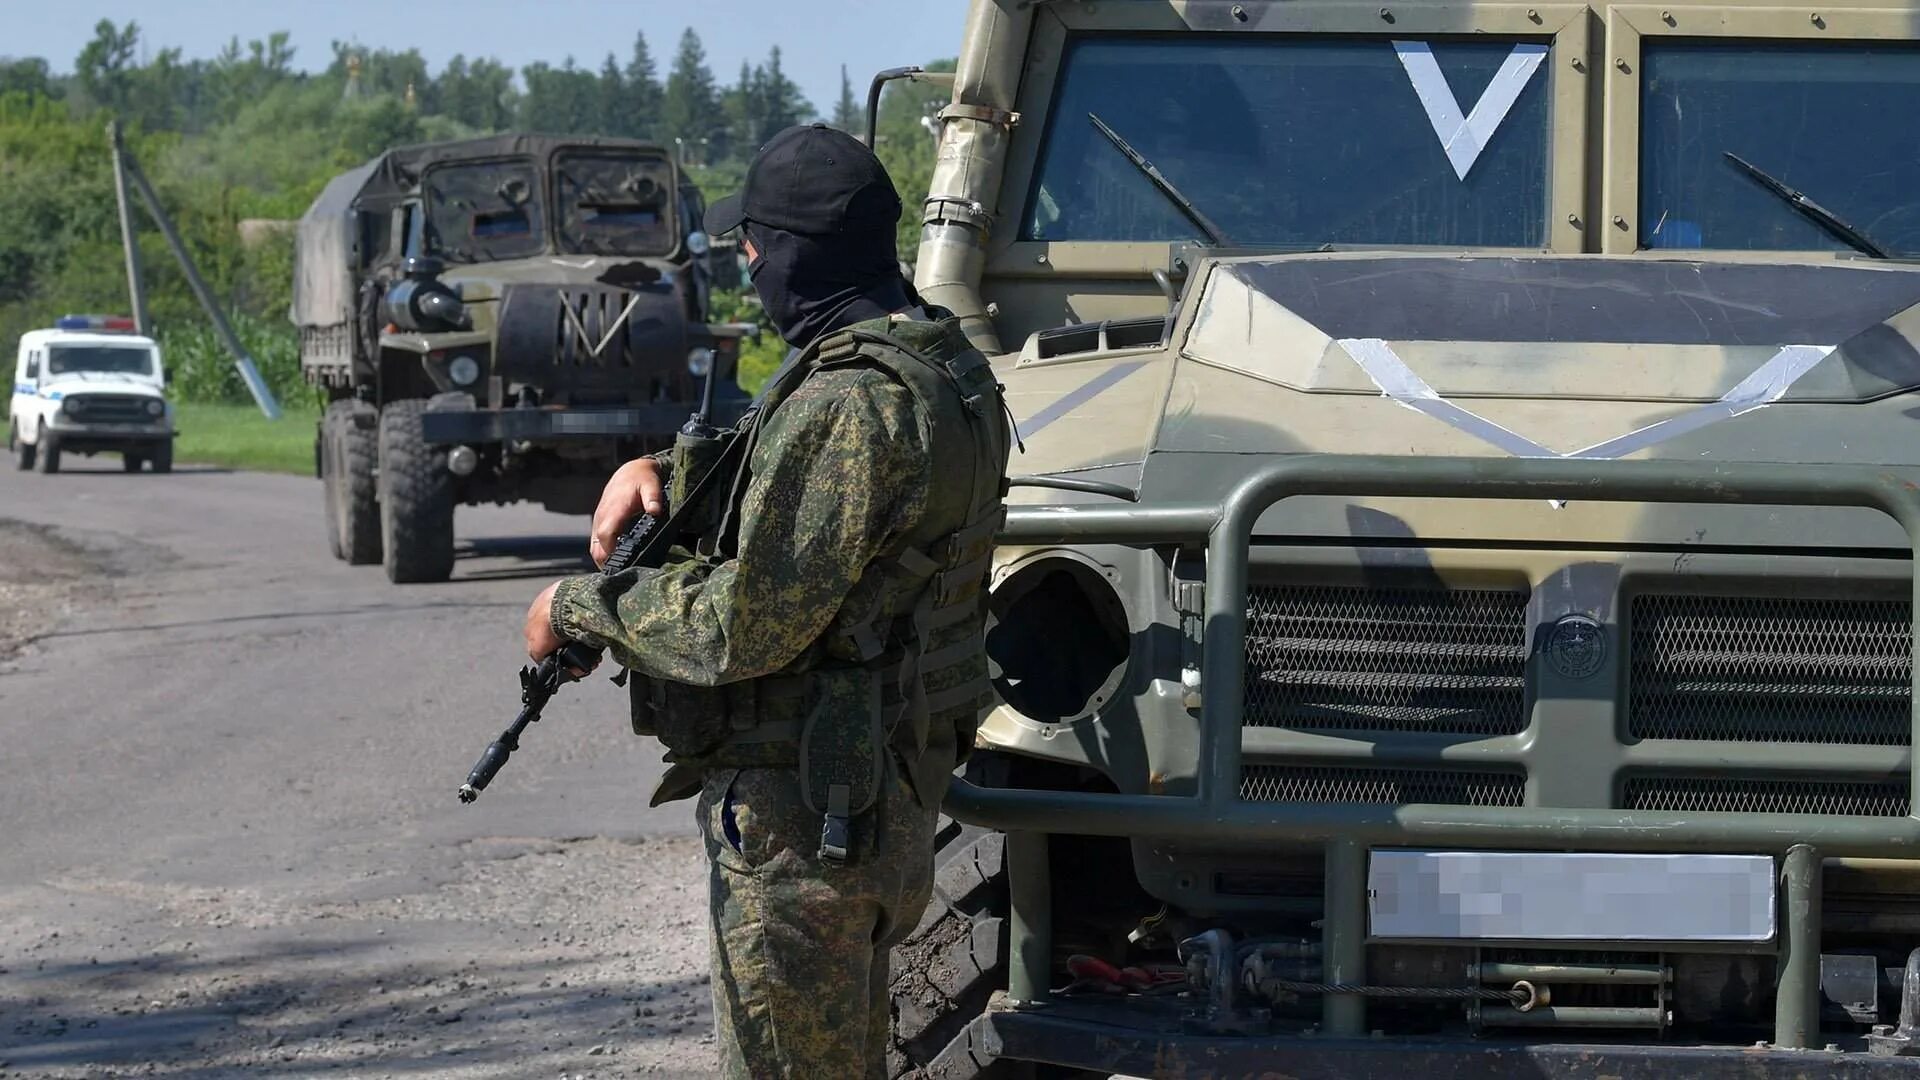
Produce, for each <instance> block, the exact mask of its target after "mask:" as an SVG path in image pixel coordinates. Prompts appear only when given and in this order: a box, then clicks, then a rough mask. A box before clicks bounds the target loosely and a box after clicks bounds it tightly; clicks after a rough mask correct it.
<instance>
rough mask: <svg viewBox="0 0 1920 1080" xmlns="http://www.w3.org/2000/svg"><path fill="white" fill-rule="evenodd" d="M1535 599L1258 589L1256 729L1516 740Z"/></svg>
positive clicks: (1253, 658)
mask: <svg viewBox="0 0 1920 1080" xmlns="http://www.w3.org/2000/svg"><path fill="white" fill-rule="evenodd" d="M1526 614H1527V594H1526V593H1524V592H1500V591H1493V590H1467V589H1457V590H1451V591H1443V590H1423V589H1362V588H1337V587H1331V586H1288V587H1280V588H1274V587H1256V588H1254V589H1251V590H1250V591H1249V592H1248V596H1247V699H1246V712H1245V723H1246V725H1247V726H1249V727H1290V728H1313V729H1322V730H1327V729H1332V730H1364V731H1427V732H1439V733H1445V734H1455V735H1511V734H1514V733H1516V732H1518V731H1520V730H1522V729H1523V728H1525V727H1526V665H1527V630H1526Z"/></svg>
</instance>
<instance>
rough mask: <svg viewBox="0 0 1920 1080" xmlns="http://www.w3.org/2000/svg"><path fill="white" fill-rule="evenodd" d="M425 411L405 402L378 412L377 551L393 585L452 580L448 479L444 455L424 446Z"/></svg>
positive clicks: (423, 404) (418, 404)
mask: <svg viewBox="0 0 1920 1080" xmlns="http://www.w3.org/2000/svg"><path fill="white" fill-rule="evenodd" d="M426 409H427V403H426V402H425V401H421V400H419V399H409V400H406V401H395V402H391V403H389V404H388V405H387V407H386V408H384V409H382V410H380V482H379V493H380V546H381V548H382V555H383V558H382V562H384V563H385V565H386V569H387V580H389V581H391V582H393V583H394V584H396V585H407V584H416V583H421V582H434V581H445V580H447V579H448V578H449V577H452V576H453V476H452V474H451V473H449V472H447V455H446V451H444V450H438V449H436V448H434V447H431V446H428V445H427V442H426V438H425V435H424V433H423V426H422V423H421V418H422V416H424V415H425V413H426Z"/></svg>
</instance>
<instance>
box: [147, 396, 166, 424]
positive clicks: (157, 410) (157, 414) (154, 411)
mask: <svg viewBox="0 0 1920 1080" xmlns="http://www.w3.org/2000/svg"><path fill="white" fill-rule="evenodd" d="M147 415H148V416H151V417H153V418H154V419H155V420H158V419H160V418H161V417H162V416H165V415H167V404H166V402H164V401H161V400H160V399H159V398H154V399H153V400H152V401H149V402H147Z"/></svg>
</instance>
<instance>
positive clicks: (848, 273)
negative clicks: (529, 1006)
mask: <svg viewBox="0 0 1920 1080" xmlns="http://www.w3.org/2000/svg"><path fill="white" fill-rule="evenodd" d="M900 212H901V205H900V199H899V196H898V194H896V192H895V191H894V187H893V184H892V182H891V181H890V180H889V179H888V178H887V174H886V171H885V170H884V169H883V168H882V167H881V165H880V163H879V161H878V160H877V159H876V158H875V157H874V156H873V154H872V152H871V151H869V150H868V149H867V148H866V147H865V146H864V145H862V144H861V143H860V142H858V141H857V140H855V139H853V138H851V137H849V136H848V135H846V134H844V133H841V132H838V131H834V130H832V129H830V128H827V127H825V126H823V125H814V126H811V127H800V128H791V129H788V130H787V131H784V132H782V133H780V134H779V135H777V136H775V137H774V138H773V139H772V140H771V141H770V142H769V143H768V144H767V145H766V147H765V148H763V149H762V150H761V152H760V154H759V155H758V156H757V157H756V158H755V159H754V161H753V164H752V165H751V167H750V168H749V169H748V172H747V178H746V185H745V189H744V191H743V192H742V193H741V194H740V195H738V196H733V197H730V198H726V199H722V200H720V201H719V202H717V203H715V204H714V206H713V208H712V209H711V210H710V211H709V212H708V214H707V226H708V230H709V232H711V233H712V234H714V235H720V234H722V233H726V232H730V231H732V230H733V229H735V228H739V229H741V230H742V233H743V242H744V249H745V251H746V253H747V256H748V259H749V267H750V272H751V274H752V277H753V283H754V288H755V290H756V291H757V292H758V293H759V295H760V298H761V300H762V301H763V302H764V304H765V305H766V311H767V314H768V315H769V317H770V318H771V319H772V320H773V322H774V323H775V325H776V326H777V327H778V328H779V330H780V333H781V335H782V336H783V337H784V338H785V339H786V340H787V341H788V342H789V343H790V344H791V345H793V346H794V349H795V352H794V354H793V355H792V356H790V357H789V359H788V362H787V363H786V364H785V365H783V367H782V369H781V371H780V372H779V373H777V374H776V375H775V376H774V378H773V380H772V382H771V383H770V384H769V386H768V387H767V389H766V391H765V392H764V393H763V395H762V398H761V400H760V401H759V403H758V404H757V406H756V408H755V410H754V411H753V413H751V414H750V415H749V418H748V419H747V420H746V421H743V422H742V424H741V425H740V428H739V429H738V431H737V433H735V434H734V435H733V436H732V437H733V438H734V439H737V440H745V442H744V443H743V444H742V450H741V452H739V453H737V454H734V453H731V452H729V453H728V454H725V455H722V456H720V457H719V462H720V463H719V464H718V465H713V464H712V462H713V460H714V457H715V454H714V453H713V452H712V447H711V446H703V445H701V441H700V440H692V439H683V440H682V441H681V443H680V444H679V445H678V446H676V448H675V451H674V452H673V453H672V454H670V455H664V456H656V457H655V458H650V459H642V460H640V461H636V462H630V463H628V464H627V465H626V466H624V467H623V468H622V469H621V470H620V472H619V473H618V474H616V475H615V477H614V478H613V480H612V481H611V482H610V483H609V484H608V485H607V489H606V492H605V493H604V494H603V496H602V498H601V503H600V509H599V511H598V512H597V513H596V514H595V517H594V537H593V545H594V546H593V554H594V557H595V559H596V561H601V562H604V560H605V558H606V553H607V552H608V551H610V550H611V549H612V541H613V539H614V538H615V537H616V536H617V535H618V534H619V532H620V531H622V530H623V529H624V528H625V527H626V526H627V525H628V523H630V522H631V521H632V520H633V519H634V517H636V516H637V514H638V513H639V511H640V510H641V509H643V508H644V509H646V510H647V511H648V512H650V513H654V514H656V515H658V514H659V513H660V512H661V511H662V510H664V509H665V508H666V504H668V503H669V502H670V503H672V509H673V513H674V514H675V515H676V516H678V515H682V514H686V515H689V516H690V517H691V518H692V519H693V520H694V521H695V522H696V523H697V524H696V525H695V526H694V530H695V531H696V532H697V533H698V534H699V540H698V542H697V544H696V545H695V550H694V552H693V553H692V556H691V557H690V558H687V559H686V560H685V561H682V562H679V563H670V564H669V565H667V566H666V567H665V568H663V569H657V570H648V569H641V570H630V571H627V572H624V573H620V574H617V575H613V576H611V577H607V578H602V577H577V578H569V579H566V580H564V581H560V582H557V583H556V584H555V585H554V586H552V587H550V588H549V589H548V590H547V591H546V592H545V593H543V594H542V595H541V596H540V598H539V599H538V600H536V601H535V602H534V605H533V607H532V609H531V610H530V611H529V612H528V616H527V646H528V651H529V652H530V653H532V654H533V655H535V656H537V657H538V656H545V655H548V654H550V653H552V652H553V651H554V650H555V649H556V648H557V647H558V646H559V645H560V644H561V643H562V642H563V641H566V640H572V641H578V642H582V643H584V644H586V645H589V646H592V647H596V648H604V649H607V650H609V651H611V653H612V655H613V658H614V659H615V660H616V661H617V662H618V663H619V664H620V665H621V666H622V667H624V668H627V669H628V670H629V671H630V672H631V673H632V674H633V676H634V687H633V694H634V726H635V729H636V730H637V731H640V732H642V733H643V734H655V735H657V736H658V737H659V738H660V740H661V742H662V743H663V744H665V746H666V747H667V750H668V755H667V760H668V761H669V762H671V763H672V764H671V767H670V769H669V770H668V774H667V778H666V779H665V780H663V781H662V784H661V789H660V790H658V791H656V792H655V795H654V801H655V804H656V805H657V804H659V803H660V802H663V801H667V800H670V799H675V798H683V797H687V796H691V795H694V794H696V793H697V794H698V795H699V803H698V810H697V814H698V821H699V825H700V830H701V833H702V835H703V836H704V838H705V841H706V850H707V855H708V860H709V863H710V866H709V877H708V881H709V900H710V906H711V917H712V948H713V968H714V974H713V988H714V1016H715V1022H716V1025H717V1027H718V1029H719V1042H720V1045H721V1048H722V1058H723V1061H724V1064H725V1070H726V1073H727V1075H729V1076H740V1077H756V1078H757V1077H771V1076H793V1077H807V1078H812V1077H823V1076H848V1075H857V1074H860V1073H862V1072H864V1074H866V1075H870V1076H884V1075H885V1071H886V1065H885V1056H886V1043H887V1031H888V1021H889V1015H888V995H887V958H888V951H889V950H890V949H891V948H892V947H893V946H894V945H896V944H897V943H899V942H900V941H901V940H902V939H904V938H905V937H906V936H907V934H908V933H910V932H911V931H912V930H913V928H914V926H915V925H916V924H917V923H918V921H919V919H920V915H921V913H922V911H923V909H924V908H925V906H926V903H927V900H928V897H929V894H930V891H931V884H932V871H933V867H932V863H933V833H934V826H935V818H936V815H937V813H938V808H939V805H940V800H941V798H942V796H943V795H944V794H945V791H946V786H947V779H948V776H949V775H950V774H951V773H952V771H953V769H954V768H955V767H956V765H957V764H958V762H959V760H960V759H961V758H962V757H963V756H964V755H965V753H966V751H967V750H968V749H969V748H970V747H971V745H972V741H973V733H974V728H975V725H976V724H977V722H978V718H979V708H980V706H981V704H982V703H983V701H984V699H985V697H986V695H987V693H988V684H987V679H986V661H985V656H984V650H983V645H982V635H983V629H984V621H985V614H986V588H985V583H986V574H987V570H988V567H989V562H990V559H991V554H992V545H993V536H994V533H995V531H996V530H997V528H998V526H999V524H1000V522H1001V520H1002V517H1003V505H1002V497H1003V495H1004V492H1005V471H1006V463H1007V452H1008V442H1009V439H1010V435H1011V433H1010V430H1009V426H1008V424H1007V421H1006V416H1005V412H1004V406H1003V405H1002V403H1001V400H1000V393H999V385H998V384H997V382H996V381H995V380H994V377H993V373H992V370H991V368H990V367H989V366H988V364H987V361H986V358H985V357H984V356H982V355H981V354H980V353H979V352H978V351H976V350H974V349H973V348H971V347H970V346H969V345H968V344H967V341H966V339H965V337H964V336H962V334H961V333H960V331H959V328H958V324H957V321H955V320H953V319H952V318H951V316H950V315H949V314H948V313H946V312H944V311H939V310H937V309H928V308H924V307H921V306H918V305H917V303H916V298H915V297H914V296H913V293H912V289H911V286H909V285H908V284H907V283H906V282H905V281H904V280H903V279H902V278H901V276H900V271H899V263H898V260H897V255H896V252H895V245H894V228H895V225H896V224H897V222H898V220H899V217H900ZM736 462H737V463H736ZM708 469H711V470H712V471H713V472H714V473H715V474H716V476H717V478H718V480H719V481H720V482H719V483H712V484H701V483H699V481H700V480H701V479H702V478H703V476H701V475H695V474H704V473H705V472H707V471H708ZM728 470H730V474H728V475H721V474H722V473H727V472H728ZM708 490H713V491H717V492H719V495H718V496H716V497H714V498H712V499H711V500H706V499H704V497H703V496H704V493H705V492H706V491H708ZM669 493H671V495H672V496H673V497H672V498H671V499H669V498H668V495H669ZM706 507H711V512H710V513H705V512H703V508H706Z"/></svg>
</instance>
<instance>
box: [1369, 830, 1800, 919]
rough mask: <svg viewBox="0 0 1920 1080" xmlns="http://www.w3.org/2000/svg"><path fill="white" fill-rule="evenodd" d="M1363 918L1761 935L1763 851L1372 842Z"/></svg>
mask: <svg viewBox="0 0 1920 1080" xmlns="http://www.w3.org/2000/svg"><path fill="white" fill-rule="evenodd" d="M1367 906H1368V916H1369V920H1370V928H1371V931H1372V934H1373V936H1374V937H1380V938H1430V939H1442V940H1463V941H1556V940H1557V941H1770V940H1772V938H1773V933H1774V867H1773V858H1772V857H1771V856H1767V855H1637V854H1617V853H1616V854H1593V855H1580V854H1566V853H1561V852H1544V851H1541V852H1534V851H1394V850H1383V851H1375V852H1373V854H1372V857H1371V860H1370V862H1369V864H1368V868H1367Z"/></svg>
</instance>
